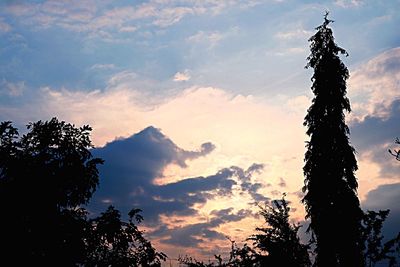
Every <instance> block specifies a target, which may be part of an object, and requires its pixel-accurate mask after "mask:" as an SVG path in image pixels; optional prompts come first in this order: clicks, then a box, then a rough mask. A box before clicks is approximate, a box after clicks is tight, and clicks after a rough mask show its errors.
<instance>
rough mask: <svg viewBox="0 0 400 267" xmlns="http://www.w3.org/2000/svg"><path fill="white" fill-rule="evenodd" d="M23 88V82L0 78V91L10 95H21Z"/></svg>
mask: <svg viewBox="0 0 400 267" xmlns="http://www.w3.org/2000/svg"><path fill="white" fill-rule="evenodd" d="M24 90H25V82H24V81H19V82H8V81H6V80H4V79H3V80H2V81H1V83H0V92H1V93H4V94H6V95H8V96H11V97H16V96H21V95H22V94H23V93H24Z"/></svg>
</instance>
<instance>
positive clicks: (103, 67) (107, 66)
mask: <svg viewBox="0 0 400 267" xmlns="http://www.w3.org/2000/svg"><path fill="white" fill-rule="evenodd" d="M90 69H91V70H111V69H115V65H114V64H94V65H93V66H91V67H90Z"/></svg>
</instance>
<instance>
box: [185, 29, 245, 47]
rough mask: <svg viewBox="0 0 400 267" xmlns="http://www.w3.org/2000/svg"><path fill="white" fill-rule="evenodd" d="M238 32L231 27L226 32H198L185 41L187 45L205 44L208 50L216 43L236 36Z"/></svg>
mask: <svg viewBox="0 0 400 267" xmlns="http://www.w3.org/2000/svg"><path fill="white" fill-rule="evenodd" d="M238 32H239V28H238V27H232V28H230V29H229V30H227V31H226V32H219V31H212V32H206V31H198V32H197V33H195V34H194V35H191V36H189V37H187V38H186V41H187V42H189V43H194V44H205V45H207V46H208V47H209V48H213V47H214V46H216V45H217V44H218V43H220V42H221V41H222V40H224V39H226V38H228V37H231V36H234V35H237V34H238Z"/></svg>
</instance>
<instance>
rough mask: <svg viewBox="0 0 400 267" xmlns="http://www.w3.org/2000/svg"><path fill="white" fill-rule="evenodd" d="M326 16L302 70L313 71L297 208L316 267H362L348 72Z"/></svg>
mask: <svg viewBox="0 0 400 267" xmlns="http://www.w3.org/2000/svg"><path fill="white" fill-rule="evenodd" d="M327 15H328V14H326V16H325V19H324V22H323V24H322V25H320V26H318V27H317V28H316V30H317V32H316V33H315V34H314V35H313V36H312V37H311V38H310V39H309V41H310V43H311V44H310V49H311V54H310V56H309V57H308V58H307V60H308V64H307V66H306V67H307V68H313V69H314V74H313V76H312V78H311V80H312V82H313V84H312V87H311V90H312V92H313V93H314V95H315V97H314V99H313V100H312V104H311V106H310V108H309V109H308V113H307V115H306V117H305V120H304V125H305V126H307V127H308V130H307V134H308V135H309V136H310V141H309V142H308V143H307V145H306V147H307V151H306V153H305V166H304V168H303V170H304V176H305V185H304V187H303V191H304V192H305V196H304V198H303V203H304V204H305V206H306V212H307V217H308V218H310V219H311V224H310V230H312V233H313V234H314V236H315V239H316V242H317V248H316V253H317V255H316V265H317V266H324V267H325V266H362V265H363V262H362V253H361V250H362V242H361V234H360V231H361V219H362V211H361V209H360V203H359V200H358V197H357V187H358V184H357V180H356V177H355V175H354V172H355V171H356V170H357V162H356V159H355V155H354V153H355V150H354V148H353V147H352V146H351V145H350V143H349V137H348V136H349V128H348V127H347V125H346V123H345V115H344V111H348V112H350V110H351V109H350V102H349V99H348V98H347V97H346V80H347V79H348V77H349V72H348V69H347V68H346V66H345V65H344V64H343V62H342V61H341V59H340V57H339V55H340V54H344V55H347V52H346V51H345V50H344V49H343V48H341V47H339V46H338V45H337V44H336V43H335V41H334V37H333V32H332V29H331V28H329V27H328V25H329V24H330V23H331V22H332V21H331V20H329V19H328V18H327Z"/></svg>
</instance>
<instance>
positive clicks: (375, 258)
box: [362, 210, 400, 267]
mask: <svg viewBox="0 0 400 267" xmlns="http://www.w3.org/2000/svg"><path fill="white" fill-rule="evenodd" d="M388 215H389V210H380V211H378V212H376V211H370V210H368V211H367V212H365V213H364V217H363V231H362V237H363V241H364V244H365V248H364V261H365V265H366V266H369V267H372V266H375V265H376V263H377V262H381V261H384V260H386V261H388V264H389V266H395V264H396V262H397V260H396V258H397V256H396V255H395V252H400V251H399V245H400V233H399V234H398V235H397V237H395V238H393V239H391V240H389V241H387V242H385V243H384V244H382V240H383V238H384V237H383V235H382V227H383V223H384V221H385V220H386V218H387V217H388ZM396 250H397V251H396Z"/></svg>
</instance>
